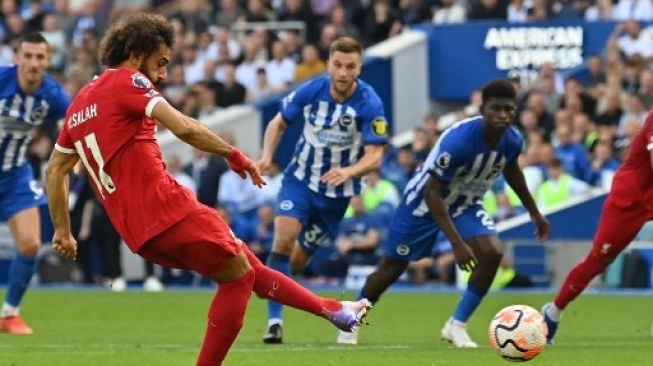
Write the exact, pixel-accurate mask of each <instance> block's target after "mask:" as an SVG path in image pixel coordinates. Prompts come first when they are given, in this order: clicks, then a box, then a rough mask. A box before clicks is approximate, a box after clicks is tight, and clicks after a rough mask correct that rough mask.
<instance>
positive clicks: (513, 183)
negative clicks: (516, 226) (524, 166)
mask: <svg viewBox="0 0 653 366" xmlns="http://www.w3.org/2000/svg"><path fill="white" fill-rule="evenodd" d="M503 176H504V177H505V178H506V182H508V184H509V185H510V187H511V188H512V189H513V191H515V193H516V194H517V197H519V200H521V202H522V204H523V205H524V207H526V210H528V213H529V214H530V215H531V216H535V215H539V214H540V210H539V209H538V208H537V205H536V204H535V200H534V199H533V196H532V195H531V192H530V191H529V190H528V186H527V185H526V179H525V178H524V173H523V172H522V170H521V168H520V167H519V165H518V164H517V162H514V163H512V164H509V165H506V167H505V168H504V170H503Z"/></svg>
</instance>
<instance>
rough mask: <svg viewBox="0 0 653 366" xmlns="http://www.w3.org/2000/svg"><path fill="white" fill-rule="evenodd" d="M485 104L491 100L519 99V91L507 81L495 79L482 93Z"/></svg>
mask: <svg viewBox="0 0 653 366" xmlns="http://www.w3.org/2000/svg"><path fill="white" fill-rule="evenodd" d="M481 95H482V98H483V102H487V101H488V100H490V99H491V98H510V99H516V98H517V90H516V89H515V86H514V85H513V84H512V83H511V82H510V80H506V79H495V80H492V81H490V82H489V83H487V84H486V85H485V86H484V87H483V90H482V91H481Z"/></svg>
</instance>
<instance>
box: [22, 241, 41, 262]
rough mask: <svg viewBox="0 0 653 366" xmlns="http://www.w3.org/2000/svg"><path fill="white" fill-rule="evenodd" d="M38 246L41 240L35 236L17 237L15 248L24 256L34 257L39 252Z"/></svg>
mask: <svg viewBox="0 0 653 366" xmlns="http://www.w3.org/2000/svg"><path fill="white" fill-rule="evenodd" d="M40 248H41V241H40V240H39V239H38V238H36V237H34V238H24V239H18V240H17V241H16V250H18V253H20V254H22V255H24V256H25V257H29V258H32V257H35V256H36V255H37V254H38V253H39V249H40Z"/></svg>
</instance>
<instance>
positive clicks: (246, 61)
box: [236, 37, 265, 93]
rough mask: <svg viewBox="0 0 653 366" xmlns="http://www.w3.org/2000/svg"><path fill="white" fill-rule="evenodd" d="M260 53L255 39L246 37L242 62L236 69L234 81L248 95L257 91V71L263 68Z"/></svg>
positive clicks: (258, 43) (259, 44) (259, 47)
mask: <svg viewBox="0 0 653 366" xmlns="http://www.w3.org/2000/svg"><path fill="white" fill-rule="evenodd" d="M260 53H261V43H260V42H259V41H258V40H257V39H256V38H253V37H247V38H246V39H245V41H244V45H243V58H242V61H241V62H240V63H239V64H238V66H237V67H236V81H237V82H239V83H240V84H242V85H243V86H244V87H245V89H246V90H247V91H248V92H250V93H251V92H253V91H255V90H256V89H257V85H258V81H257V78H258V70H259V69H260V68H261V67H265V61H263V59H262V58H261V57H260Z"/></svg>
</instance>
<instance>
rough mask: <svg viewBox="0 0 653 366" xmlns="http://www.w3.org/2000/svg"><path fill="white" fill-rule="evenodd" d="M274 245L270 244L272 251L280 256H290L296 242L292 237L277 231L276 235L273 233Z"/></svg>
mask: <svg viewBox="0 0 653 366" xmlns="http://www.w3.org/2000/svg"><path fill="white" fill-rule="evenodd" d="M275 234H276V236H275V238H274V243H273V244H272V251H273V252H275V253H280V254H287V255H290V253H291V252H292V248H293V246H294V245H295V241H297V238H296V237H293V235H291V234H289V233H286V232H283V230H279V232H278V233H275Z"/></svg>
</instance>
